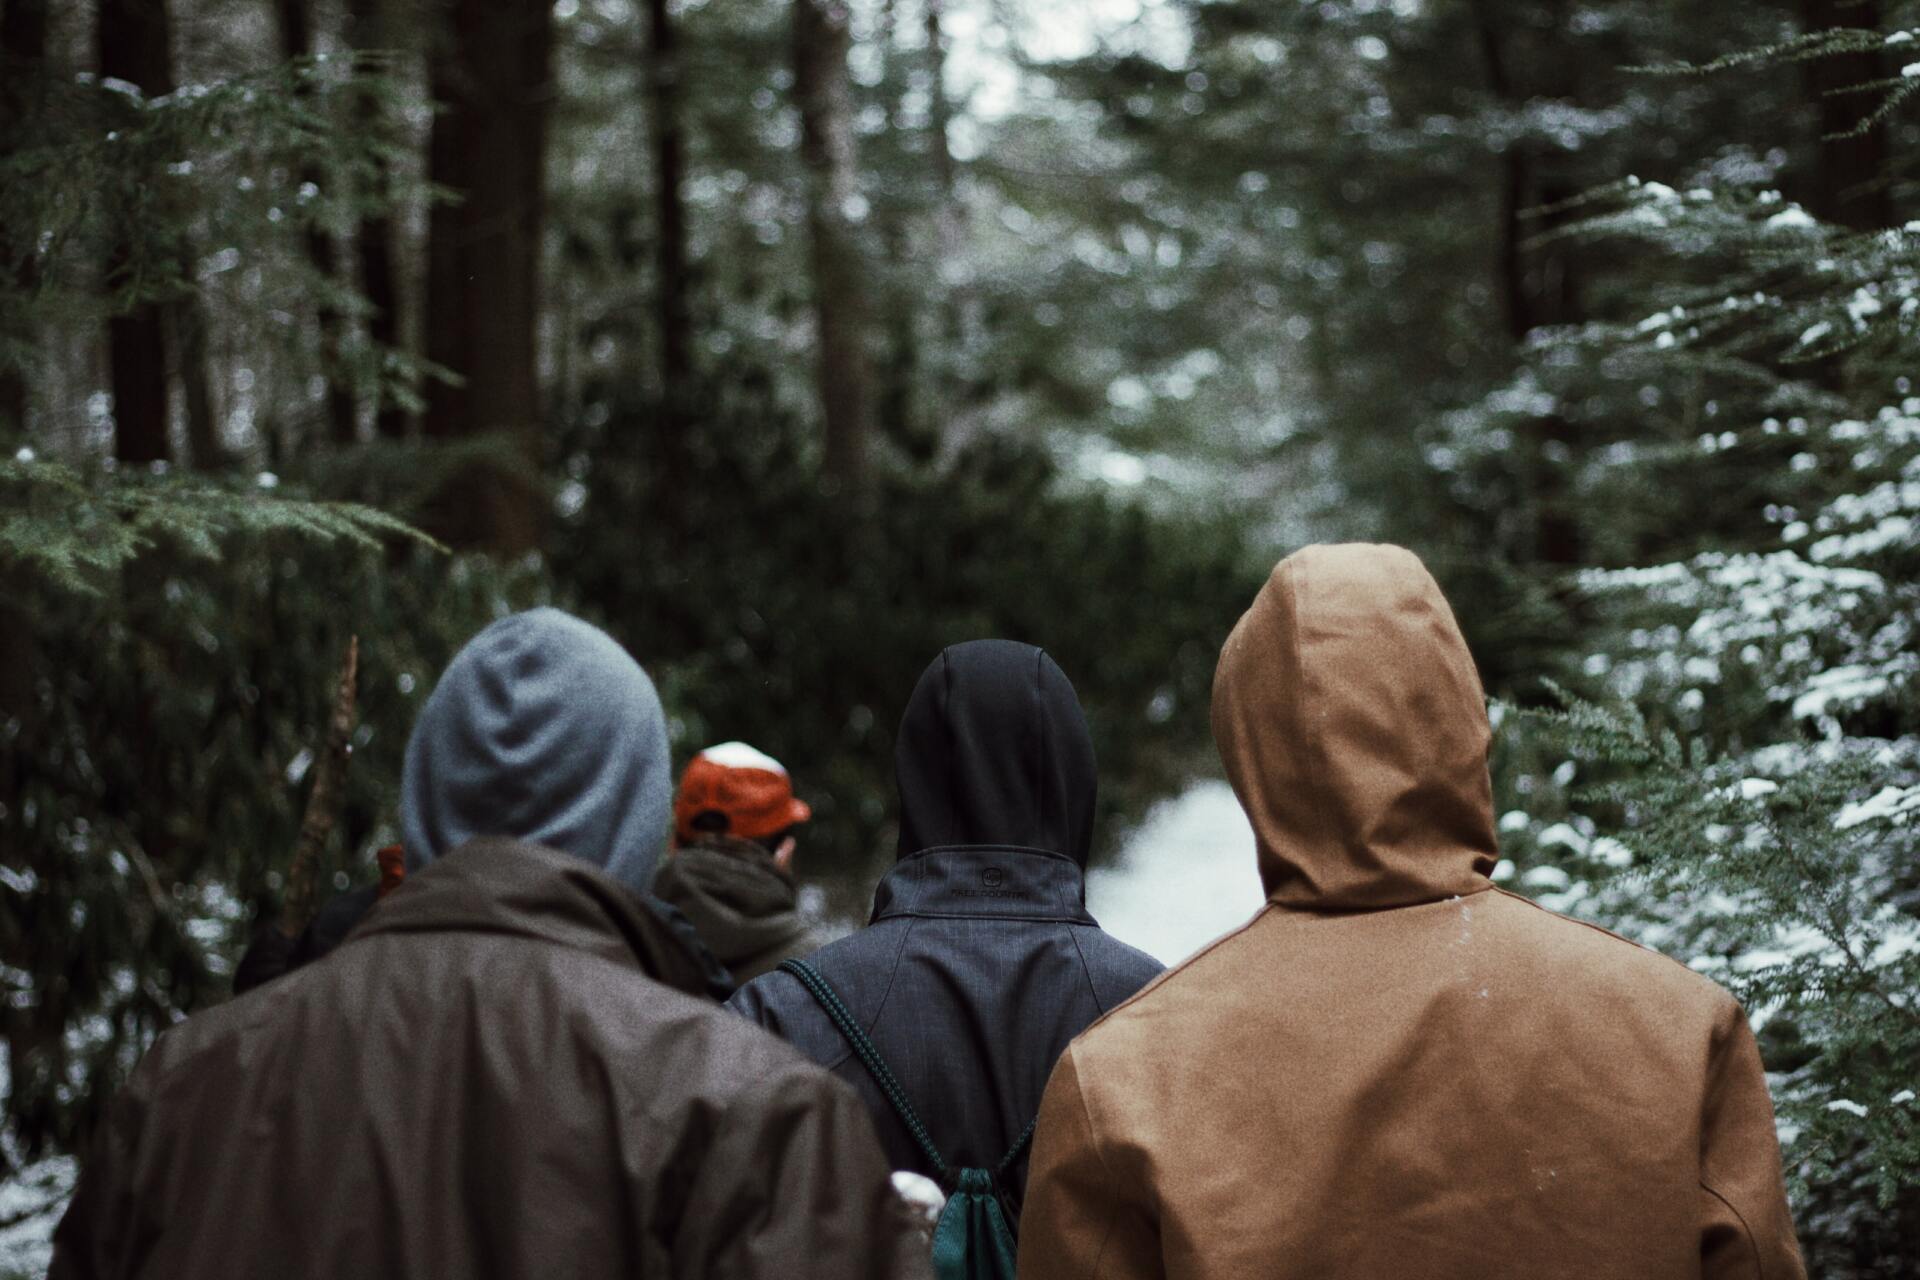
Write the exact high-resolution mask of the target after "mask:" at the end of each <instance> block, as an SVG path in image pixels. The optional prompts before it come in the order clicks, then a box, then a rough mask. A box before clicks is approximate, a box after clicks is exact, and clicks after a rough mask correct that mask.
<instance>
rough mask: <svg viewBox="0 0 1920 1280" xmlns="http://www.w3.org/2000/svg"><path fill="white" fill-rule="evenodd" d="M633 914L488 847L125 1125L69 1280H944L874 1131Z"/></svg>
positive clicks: (64, 1232)
mask: <svg viewBox="0 0 1920 1280" xmlns="http://www.w3.org/2000/svg"><path fill="white" fill-rule="evenodd" d="M662 979H665V980H666V982H672V983H674V984H676V985H678V986H680V987H681V988H682V990H686V989H693V990H698V989H699V984H700V976H699V971H698V968H697V966H695V965H693V964H692V963H691V962H690V961H689V960H688V959H686V958H685V956H684V953H683V952H682V949H681V948H680V947H679V945H678V944H677V943H676V942H675V941H673V939H672V937H671V935H670V933H669V932H668V930H667V929H666V927H665V926H664V925H662V924H661V923H659V922H658V921H657V920H656V919H655V917H654V916H653V915H652V913H650V912H648V911H647V910H646V909H645V908H644V907H643V906H641V904H640V903H639V901H638V900H637V899H635V898H634V897H633V896H632V895H631V894H630V893H629V892H628V891H627V890H625V889H623V888H621V887H620V886H619V885H618V884H616V883H615V882H614V881H612V880H610V879H608V878H607V877H606V876H605V875H603V874H601V873H600V872H598V871H596V870H594V869H593V868H592V867H590V866H588V865H587V864H586V863H585V862H582V861H580V860H578V859H576V858H571V857H568V856H567V855H565V854H561V853H556V852H554V851H552V850H549V849H545V848H542V847H540V846H537V845H530V844H520V843H516V842H513V841H507V840H476V841H473V842H471V843H469V844H468V845H467V846H465V847H464V848H462V849H460V850H458V851H457V852H455V853H454V854H452V855H451V856H449V857H446V858H444V859H441V860H439V861H437V862H435V863H434V864H433V865H431V866H429V867H428V868H427V869H426V870H424V871H422V872H420V873H419V874H417V875H415V876H414V877H412V878H411V879H410V880H409V881H408V883H407V885H406V886H405V887H404V888H402V889H400V890H399V891H398V892H396V893H394V894H393V895H392V896H390V897H389V898H387V899H386V900H385V901H384V902H382V903H381V904H380V905H379V906H378V907H376V908H375V909H374V911H373V913H372V915H371V916H370V917H369V918H368V920H367V922H366V923H365V924H364V925H363V926H362V927H361V928H360V929H358V930H357V931H356V932H355V933H354V935H353V936H352V937H351V938H350V939H348V941H347V942H346V943H345V945H343V946H342V947H340V949H339V950H337V951H336V952H334V953H333V954H332V955H331V956H329V957H327V958H326V959H325V960H323V961H321V962H319V963H317V964H313V965H310V966H308V967H306V968H304V969H301V970H299V971H297V972H295V973H293V974H291V975H289V976H287V977H285V978H283V979H281V980H280V981H278V982H275V983H272V984H270V985H268V986H266V987H263V988H261V989H260V990H258V991H256V992H253V993H251V994H249V995H247V996H245V997H242V998H240V999H238V1000H235V1001H233V1002H231V1003H229V1004H226V1005H223V1006H221V1007H220V1008H217V1009H213V1010H210V1011H208V1012H206V1013H203V1014H200V1015H197V1016H195V1017H193V1018H190V1019H188V1020H187V1021H186V1022H185V1023H183V1024H181V1025H180V1026H177V1027H175V1028H173V1029H171V1030H170V1031H168V1032H167V1033H166V1034H164V1035H163V1036H161V1038H160V1039H159V1040H158V1041H157V1042H156V1043H155V1045H154V1046H153V1048H152V1049H151V1050H150V1051H149V1053H148V1054H147V1056H146V1059H145V1060H144V1061H143V1062H142V1063H141V1065H140V1067H139V1069H138V1070H137V1071H136V1072H135V1073H134V1076H133V1079H132V1081H131V1082H130V1083H129V1084H128V1086H127V1087H126V1089H124V1090H123V1091H122V1092H121V1094H120V1095H119V1097H117V1098H116V1099H115V1102H114V1105H113V1108H112V1110H111V1113H110V1116H109V1119H108V1121H107V1124H106V1129H105V1132H104V1133H103V1134H102V1138H101V1142H100V1145H99V1146H98V1148H97V1149H96V1151H95V1154H94V1156H93V1158H92V1159H91V1160H90V1161H89V1162H88V1163H87V1165H86V1171H85V1174H84V1176H83V1178H82V1180H81V1185H80V1188H79V1191H78V1192H77V1194H76V1195H75V1198H74V1201H73V1204H72V1206H71V1208H70V1209H69V1211H68V1213H67V1215H66V1217H65V1218H64V1219H63V1220H62V1221H61V1224H60V1227H59V1229H58V1231H57V1233H56V1235H55V1240H54V1245H55V1253H54V1262H53V1271H52V1275H53V1277H55V1280H61V1278H64V1277H74V1278H79V1277H132V1276H155V1277H158V1276H192V1277H196V1278H198V1280H206V1278H209V1277H219V1276H247V1277H253V1276H274V1277H303V1276H313V1277H321V1276H328V1277H333V1276H382V1277H388V1276H394V1277H398V1276H433V1277H439V1276H462V1277H478V1276H488V1277H535V1276H538V1277H548V1276H554V1277H572V1276H581V1277H585V1276H653V1277H689V1278H691V1277H721V1276H725V1277H755V1276H779V1277H781V1280H798V1278H800V1277H819V1278H820V1280H828V1278H832V1280H841V1278H842V1277H849V1276H856V1277H876V1278H877V1277H884V1276H894V1275H915V1276H917V1275H922V1274H924V1271H925V1266H926V1263H925V1261H924V1258H925V1245H924V1244H922V1243H919V1242H918V1241H916V1240H914V1239H912V1238H911V1237H910V1236H908V1235H907V1234H905V1233H904V1231H903V1230H902V1225H903V1224H902V1221H901V1218H900V1210H899V1209H898V1207H897V1206H898V1202H897V1200H896V1198H895V1197H894V1195H893V1193H892V1191H891V1189H890V1187H889V1185H888V1170H887V1166H886V1162H885V1160H884V1158H883V1157H882V1156H881V1153H880V1148H879V1144H878V1143H877V1141H876V1140H875V1138H874V1136H873V1133H872V1129H871V1126H870V1123H869V1121H868V1119H867V1116H866V1112H865V1109H864V1107H863V1106H862V1105H861V1103H860V1101H859V1100H858V1099H857V1098H856V1097H855V1096H854V1094H853V1093H852V1091H851V1090H849V1089H847V1088H846V1087H845V1086H843V1085H841V1084H840V1083H839V1082H837V1081H835V1080H833V1079H832V1078H831V1077H829V1076H828V1075H827V1074H826V1073H825V1072H823V1071H821V1070H820V1069H819V1068H817V1067H815V1066H814V1065H812V1064H811V1063H809V1062H806V1061H805V1060H804V1059H802V1058H801V1057H800V1055H799V1054H797V1053H794V1052H793V1051H792V1050H790V1049H788V1048H787V1047H786V1046H785V1045H782V1044H780V1043H779V1042H777V1041H776V1040H775V1039H774V1038H773V1037H772V1036H769V1035H767V1034H765V1033H764V1032H762V1031H760V1030H759V1029H758V1028H756V1027H752V1026H750V1025H748V1024H747V1023H745V1022H743V1021H741V1020H740V1019H738V1018H735V1017H733V1016H732V1015H730V1014H727V1013H725V1012H723V1011H721V1010H720V1009H718V1008H717V1007H715V1006H714V1005H711V1004H709V1003H707V1002H705V1001H703V1000H699V999H695V998H694V997H692V996H690V995H686V994H682V990H674V989H672V988H671V987H670V986H668V985H666V984H665V982H663V981H662Z"/></svg>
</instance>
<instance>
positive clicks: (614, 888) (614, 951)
mask: <svg viewBox="0 0 1920 1280" xmlns="http://www.w3.org/2000/svg"><path fill="white" fill-rule="evenodd" d="M432 932H455V933H506V934H517V935H519V936H521V937H524V938H531V939H536V940H538V941H541V942H550V943H553V944H555V945H558V946H563V947H572V948H574V949H576V950H579V951H586V952H590V953H592V954H594V955H597V956H601V957H602V958H604V959H607V960H611V961H613V962H614V963H616V964H623V965H630V966H632V967H634V968H636V969H638V970H639V971H640V972H642V973H644V974H646V975H647V976H648V977H650V978H652V979H654V980H655V981H657V982H661V983H664V984H666V985H667V986H670V987H673V988H675V989H676V990H680V991H685V992H688V993H689V994H692V995H705V994H707V981H706V974H705V972H704V970H703V968H702V966H701V964H700V961H699V960H698V959H697V958H696V957H695V956H694V955H693V954H692V953H691V952H690V951H689V950H688V948H687V947H686V946H685V945H684V944H683V943H681V942H680V940H679V939H678V938H676V937H675V935H674V933H673V930H672V928H671V927H670V926H669V925H668V924H667V922H666V921H664V920H662V919H661V918H660V917H659V916H657V915H656V914H655V913H654V912H652V911H650V910H648V908H647V906H646V904H645V903H644V902H643V901H642V900H641V899H640V898H639V897H638V896H636V895H635V894H634V893H633V892H632V891H631V890H629V889H627V888H625V887H624V886H622V885H621V884H620V883H619V882H618V881H616V880H614V879H613V878H612V877H610V876H608V875H607V874H606V873H605V872H602V871H600V870H598V869H597V868H595V867H593V866H591V865H590V864H588V863H586V862H584V861H582V860H581V859H579V858H575V857H572V856H571V855H568V854H565V853H561V852H559V851H558V850H556V849H549V848H547V847H546V846H545V845H538V844H529V843H527V842H525V841H520V840H512V839H507V838H504V837H497V836H483V837H481V838H479V839H476V840H469V841H468V842H467V843H466V844H463V845H461V846H460V847H459V848H458V849H455V850H454V851H453V852H452V853H450V854H447V855H446V856H444V857H441V858H437V859H435V860H434V861H433V862H432V863H431V864H429V865H428V866H426V867H425V868H423V869H422V870H420V871H417V872H415V873H414V874H412V875H410V876H408V877H407V879H406V882H405V883H404V884H403V885H402V886H401V887H400V888H398V889H396V890H395V891H394V892H392V893H390V894H388V895H387V896H386V898H384V899H382V900H381V902H380V903H379V904H378V906H377V907H376V908H375V909H374V910H373V911H372V912H371V913H370V914H369V915H368V917H367V921H366V923H365V924H363V925H362V926H361V927H360V928H359V929H357V930H355V931H354V937H355V938H358V937H362V936H367V935H372V934H376V933H432Z"/></svg>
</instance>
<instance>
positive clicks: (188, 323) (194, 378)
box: [167, 296, 227, 471]
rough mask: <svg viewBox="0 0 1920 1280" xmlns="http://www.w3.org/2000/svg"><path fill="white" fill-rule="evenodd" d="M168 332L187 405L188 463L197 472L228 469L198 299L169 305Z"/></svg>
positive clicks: (205, 318)
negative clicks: (208, 373)
mask: <svg viewBox="0 0 1920 1280" xmlns="http://www.w3.org/2000/svg"><path fill="white" fill-rule="evenodd" d="M167 329H168V332H169V334H170V335H171V339H172V347H173V351H174V354H175V357H176V359H177V361H178V363H179V369H178V372H179V374H180V385H181V388H182V390H184V391H185V392H186V397H185V398H186V402H187V462H188V465H190V466H192V467H193V468H194V469H195V470H198V471H212V470H214V469H216V468H218V467H222V466H225V465H226V461H227V451H226V449H225V448H224V447H223V446H222V445H221V443H220V425H219V424H220V409H219V406H218V405H217V404H216V403H215V401H214V398H213V382H212V380H211V379H210V378H208V376H207V365H208V363H209V359H210V357H209V355H208V353H207V313H206V311H205V309H204V308H202V307H201V305H200V299H199V298H197V297H191V296H189V297H185V298H175V299H173V300H172V301H171V302H169V303H167Z"/></svg>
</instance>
